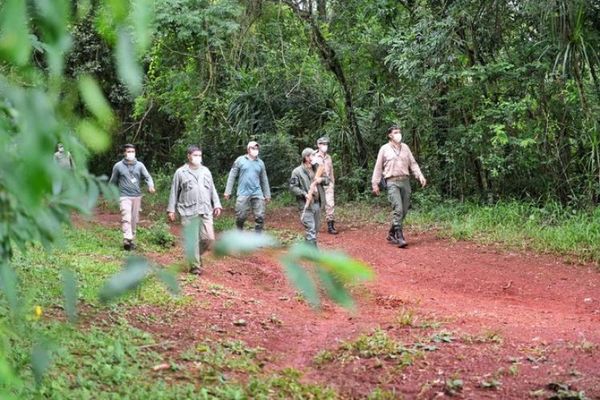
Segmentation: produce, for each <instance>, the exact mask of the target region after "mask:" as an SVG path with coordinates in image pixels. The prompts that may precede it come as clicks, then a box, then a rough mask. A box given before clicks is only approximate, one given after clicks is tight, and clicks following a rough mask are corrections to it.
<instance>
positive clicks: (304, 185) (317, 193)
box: [290, 147, 329, 247]
mask: <svg viewBox="0 0 600 400" xmlns="http://www.w3.org/2000/svg"><path fill="white" fill-rule="evenodd" d="M317 168H318V167H317V160H316V151H315V150H313V149H311V148H309V147H307V148H306V149H304V150H302V164H301V165H300V166H298V167H296V168H295V169H294V170H293V171H292V177H291V178H290V191H291V192H292V193H293V194H294V195H295V196H296V200H297V202H298V209H299V210H300V212H301V214H300V221H301V222H302V225H304V229H305V231H306V241H307V242H308V243H309V244H312V245H313V246H315V247H316V246H317V235H318V232H319V225H320V222H321V205H322V204H323V199H324V198H325V191H324V190H323V186H324V185H328V184H329V178H328V177H327V175H325V174H323V176H322V177H320V178H316V177H315V175H316V172H317ZM313 182H314V183H315V186H316V187H315V189H316V190H314V191H313V193H312V194H313V196H312V202H311V203H310V205H309V206H308V207H307V208H306V210H305V209H304V207H305V205H306V198H307V195H308V193H309V192H310V191H311V184H312V183H313Z"/></svg>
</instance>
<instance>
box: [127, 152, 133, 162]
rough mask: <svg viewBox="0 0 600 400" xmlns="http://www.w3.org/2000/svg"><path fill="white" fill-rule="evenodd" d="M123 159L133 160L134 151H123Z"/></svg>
mask: <svg viewBox="0 0 600 400" xmlns="http://www.w3.org/2000/svg"><path fill="white" fill-rule="evenodd" d="M125 159H126V160H127V161H133V160H135V153H125Z"/></svg>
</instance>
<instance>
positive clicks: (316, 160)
mask: <svg viewBox="0 0 600 400" xmlns="http://www.w3.org/2000/svg"><path fill="white" fill-rule="evenodd" d="M318 162H319V160H318V159H317V157H314V156H313V157H311V158H310V163H311V165H317V163H318Z"/></svg>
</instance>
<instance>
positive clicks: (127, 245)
mask: <svg viewBox="0 0 600 400" xmlns="http://www.w3.org/2000/svg"><path fill="white" fill-rule="evenodd" d="M131 245H132V243H131V240H129V239H125V240H123V249H124V250H126V251H130V250H131V249H132V246H131Z"/></svg>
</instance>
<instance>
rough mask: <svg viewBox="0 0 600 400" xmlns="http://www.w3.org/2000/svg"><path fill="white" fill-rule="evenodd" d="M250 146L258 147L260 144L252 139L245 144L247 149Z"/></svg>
mask: <svg viewBox="0 0 600 400" xmlns="http://www.w3.org/2000/svg"><path fill="white" fill-rule="evenodd" d="M250 147H260V145H259V144H258V143H257V142H255V141H254V140H252V141H250V142H248V146H246V148H247V149H249V148H250Z"/></svg>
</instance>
